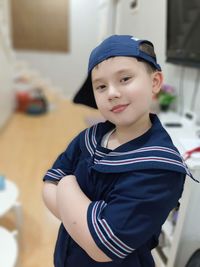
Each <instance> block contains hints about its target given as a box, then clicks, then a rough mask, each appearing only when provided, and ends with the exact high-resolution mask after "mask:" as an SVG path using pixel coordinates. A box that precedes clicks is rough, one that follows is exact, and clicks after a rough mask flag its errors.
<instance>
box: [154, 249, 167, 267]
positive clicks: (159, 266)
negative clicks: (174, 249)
mask: <svg viewBox="0 0 200 267" xmlns="http://www.w3.org/2000/svg"><path fill="white" fill-rule="evenodd" d="M152 256H153V258H154V261H155V264H156V267H166V266H167V265H166V264H165V263H164V261H163V260H162V258H161V256H160V254H159V252H158V251H157V249H156V248H155V249H153V250H152Z"/></svg>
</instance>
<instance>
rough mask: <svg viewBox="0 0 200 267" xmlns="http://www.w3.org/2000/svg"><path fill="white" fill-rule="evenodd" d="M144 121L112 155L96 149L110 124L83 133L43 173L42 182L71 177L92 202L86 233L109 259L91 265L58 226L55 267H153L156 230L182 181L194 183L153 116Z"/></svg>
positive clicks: (176, 197)
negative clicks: (144, 127)
mask: <svg viewBox="0 0 200 267" xmlns="http://www.w3.org/2000/svg"><path fill="white" fill-rule="evenodd" d="M150 119H151V122H152V126H151V128H150V129H149V130H148V131H147V132H145V133H144V134H143V135H141V136H139V137H137V138H135V139H133V140H131V141H129V142H127V143H125V144H123V145H121V146H119V147H117V148H116V149H114V150H110V149H107V148H105V147H102V146H101V141H102V138H103V136H104V135H105V134H106V133H108V132H109V131H111V130H112V129H113V128H114V127H115V126H114V125H113V124H112V123H111V122H109V121H106V122H101V123H98V124H96V125H94V126H92V127H90V128H87V129H85V130H84V131H82V132H81V133H80V134H79V135H78V136H76V137H75V138H74V139H73V140H72V142H71V143H70V144H69V145H68V147H67V149H66V151H64V152H63V153H62V154H61V155H60V156H59V157H58V158H57V160H56V161H55V163H54V164H53V166H52V168H51V169H49V170H48V171H47V173H46V175H45V176H44V178H43V180H44V181H52V182H55V181H59V180H60V179H62V177H64V176H66V175H69V174H73V175H75V176H76V178H77V181H78V184H79V186H80V188H81V189H82V191H83V192H84V193H85V194H86V195H87V197H88V198H89V199H90V200H91V201H92V202H91V204H90V205H89V208H88V211H87V223H88V227H89V230H90V233H91V235H92V237H93V239H94V241H95V243H96V244H97V246H98V247H99V248H100V249H101V250H102V251H103V252H104V253H105V254H106V255H107V256H108V257H110V258H111V259H112V261H111V262H96V261H94V260H93V259H91V258H90V257H89V256H88V254H87V253H86V252H85V251H84V250H83V249H82V248H81V247H80V246H79V245H78V244H77V243H76V242H75V241H74V240H73V239H72V238H71V237H70V236H69V234H68V233H67V231H66V229H65V228H64V226H63V224H62V223H61V225H60V229H59V233H58V238H57V242H56V247H55V252H54V265H55V267H74V266H81V267H100V266H102V267H103V266H104V267H114V266H123V267H153V266H155V264H154V261H153V257H152V255H151V250H152V249H153V248H155V247H156V246H157V245H158V237H159V234H160V232H161V227H162V225H163V223H164V222H165V220H166V219H167V216H168V214H169V212H170V211H171V210H172V209H173V208H175V207H176V206H177V204H178V200H179V199H180V198H181V195H182V192H183V188H184V182H185V177H186V175H188V176H190V177H191V178H192V179H194V177H193V176H192V174H191V172H190V170H189V169H188V167H187V165H186V163H185V162H184V160H183V158H182V157H181V155H180V153H179V151H178V150H177V148H176V147H175V146H174V144H173V142H172V140H171V138H170V136H169V134H168V133H167V131H166V130H165V129H164V128H163V126H162V124H161V122H160V120H159V118H158V117H157V115H155V114H150ZM194 180H195V179H194ZM195 181H196V180H195Z"/></svg>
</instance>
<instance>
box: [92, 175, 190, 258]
mask: <svg viewBox="0 0 200 267" xmlns="http://www.w3.org/2000/svg"><path fill="white" fill-rule="evenodd" d="M184 181H185V175H183V174H181V173H178V172H173V171H163V170H152V171H149V172H148V171H147V170H145V171H143V172H139V171H134V172H131V173H129V174H126V175H123V176H121V177H120V178H119V179H118V181H117V183H116V184H115V186H114V187H113V189H112V190H111V192H110V193H109V195H108V196H107V197H106V199H105V200H99V201H94V202H91V204H90V205H89V208H88V212H87V220H88V227H89V230H90V233H91V235H92V237H93V239H94V241H95V243H96V244H97V246H98V247H99V248H100V249H101V250H102V251H103V252H104V253H105V254H106V255H107V256H109V257H110V258H111V259H113V260H114V261H119V262H121V261H122V260H123V259H124V258H126V257H127V256H128V255H129V254H130V253H132V252H133V251H134V250H135V249H137V248H139V247H140V246H142V245H144V244H145V243H147V242H148V241H149V240H150V239H151V238H152V237H153V236H154V234H157V233H158V232H160V229H161V226H162V224H163V223H164V222H165V220H166V218H167V216H168V214H169V212H170V211H171V210H172V209H173V208H174V207H176V205H177V203H178V200H179V198H180V197H181V194H182V191H183V186H184Z"/></svg>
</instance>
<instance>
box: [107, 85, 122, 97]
mask: <svg viewBox="0 0 200 267" xmlns="http://www.w3.org/2000/svg"><path fill="white" fill-rule="evenodd" d="M120 96H121V93H120V91H119V89H118V88H116V87H115V86H109V88H108V99H109V100H112V99H114V98H119V97H120Z"/></svg>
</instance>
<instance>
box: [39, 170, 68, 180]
mask: <svg viewBox="0 0 200 267" xmlns="http://www.w3.org/2000/svg"><path fill="white" fill-rule="evenodd" d="M69 174H71V173H65V172H63V171H62V170H61V169H49V170H48V171H47V172H46V174H45V176H44V177H43V181H53V182H55V181H56V182H59V181H60V180H61V179H62V178H63V177H64V176H66V175H69Z"/></svg>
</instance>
